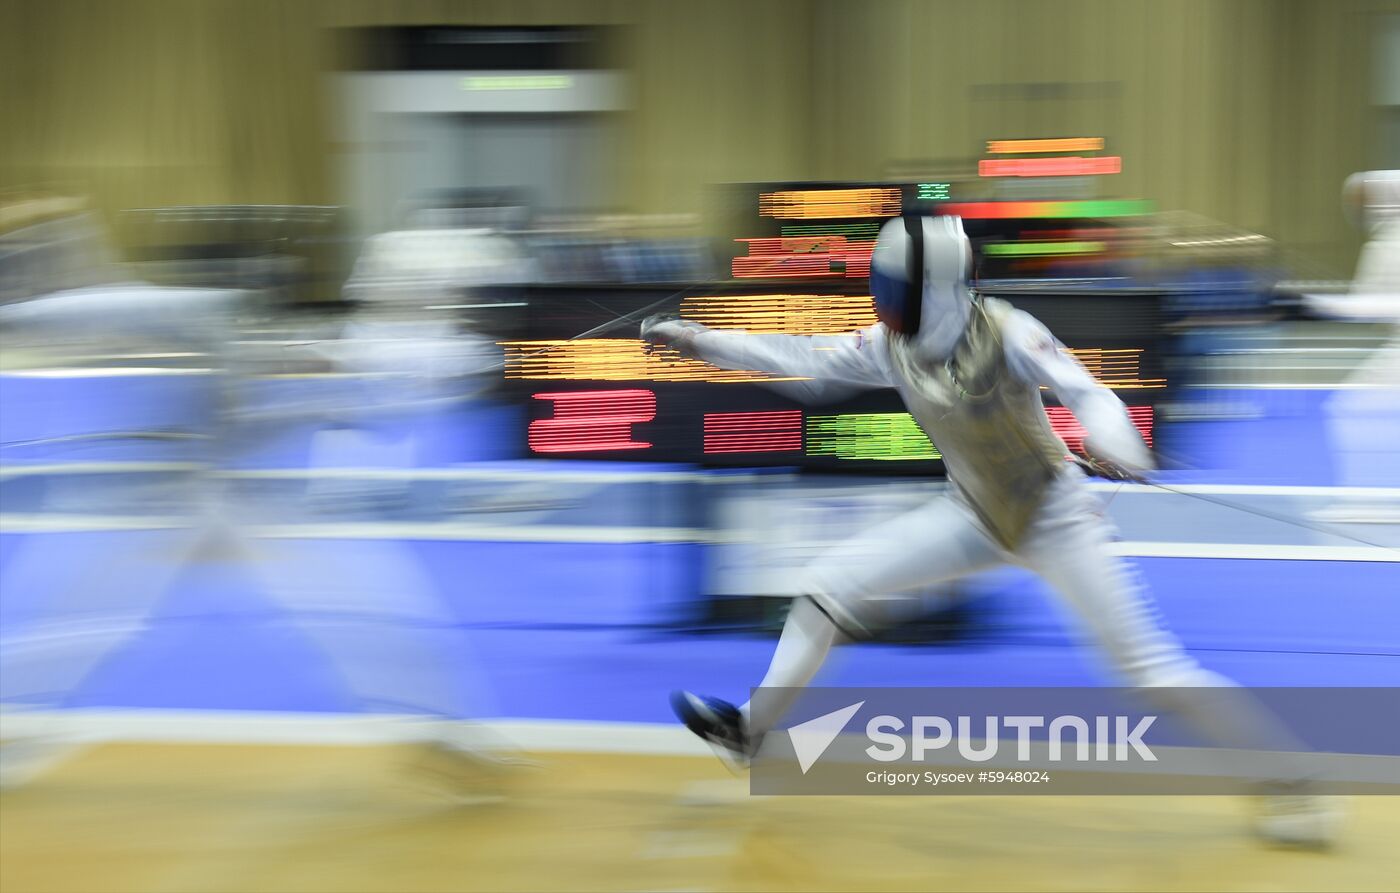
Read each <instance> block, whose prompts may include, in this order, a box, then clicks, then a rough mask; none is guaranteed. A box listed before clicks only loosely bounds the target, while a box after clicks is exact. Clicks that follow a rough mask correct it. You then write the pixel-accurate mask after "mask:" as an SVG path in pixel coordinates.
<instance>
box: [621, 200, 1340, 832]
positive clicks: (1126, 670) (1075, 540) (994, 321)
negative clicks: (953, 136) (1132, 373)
mask: <svg viewBox="0 0 1400 893" xmlns="http://www.w3.org/2000/svg"><path fill="white" fill-rule="evenodd" d="M971 265H972V250H971V244H970V242H969V240H968V238H967V236H966V234H965V233H964V231H963V227H962V222H961V220H960V219H959V218H957V217H951V216H943V217H909V218H900V219H895V220H891V221H888V222H887V223H886V224H885V225H884V227H883V228H882V229H881V231H880V235H879V238H878V241H877V242H876V246H875V253H874V257H873V259H872V264H871V276H870V285H871V291H872V294H873V296H874V300H875V309H876V313H877V316H878V318H879V320H880V322H879V323H878V324H876V325H874V326H871V327H869V328H867V329H863V330H861V331H859V332H857V333H855V334H853V335H834V336H795V335H767V334H764V335H755V334H748V333H744V332H739V331H716V330H711V329H708V328H706V327H704V326H701V325H699V324H696V323H694V322H690V321H687V320H683V319H675V318H665V317H653V318H650V319H648V320H646V321H645V322H644V323H643V325H642V332H641V335H642V338H643V339H644V340H646V341H649V342H651V343H652V344H655V345H665V346H670V347H673V348H675V349H676V350H678V351H679V352H681V353H682V354H684V355H687V356H690V357H695V358H698V359H701V360H704V361H706V362H709V363H712V364H714V365H716V366H720V367H724V368H730V369H751V370H758V371H764V372H770V373H773V374H777V375H783V376H801V377H805V378H810V379H812V382H810V387H809V389H808V395H809V396H811V397H814V398H820V396H821V391H822V389H823V388H824V387H827V386H831V387H835V388H840V389H843V390H849V388H850V387H851V386H855V387H861V388H870V389H874V388H894V389H896V390H897V391H898V392H899V394H900V396H901V397H903V399H904V402H905V404H906V406H907V407H908V408H909V411H910V413H911V414H912V415H913V417H914V419H915V420H916V421H917V422H918V424H919V426H920V427H921V428H923V430H924V431H925V432H926V433H927V434H928V435H929V437H930V439H931V440H932V441H933V442H934V443H935V444H937V446H938V450H939V452H940V453H942V454H943V457H944V462H945V463H946V467H947V470H948V478H949V481H950V482H951V485H952V486H951V493H950V495H948V496H946V497H940V498H936V499H933V500H932V501H930V502H929V503H927V504H926V505H923V506H921V507H919V508H916V509H913V510H911V511H910V512H908V513H906V514H904V515H902V516H899V517H897V518H894V519H891V520H889V521H887V522H885V523H882V524H879V525H877V526H875V527H874V528H872V529H871V530H869V531H867V532H866V533H864V534H861V535H857V536H856V537H854V538H852V539H851V540H849V541H847V542H845V543H843V544H841V545H839V546H837V547H836V548H834V549H833V550H831V552H830V553H829V554H827V555H826V557H824V558H823V559H821V560H819V561H818V562H816V563H815V564H814V565H813V566H812V567H810V568H809V569H808V571H807V576H806V580H805V586H804V587H803V591H805V592H806V593H807V595H806V596H805V597H803V598H799V599H797V600H796V601H794V603H793V605H792V608H791V611H790V613H789V615H788V619H787V621H786V624H785V626H784V628H783V632H782V636H781V638H780V640H779V642H778V646H777V649H776V651H775V653H774V655H773V660H772V663H771V665H770V666H769V669H768V672H767V675H765V676H764V678H763V681H762V683H761V687H763V688H765V689H774V690H782V692H781V693H779V692H778V691H774V692H770V693H771V694H774V695H775V697H772V698H768V697H765V698H764V699H762V709H759V708H757V707H754V706H752V705H751V704H746V705H744V706H743V707H735V706H733V705H731V704H729V703H727V702H724V701H721V700H719V699H717V698H708V697H701V696H698V695H694V694H691V693H688V692H680V693H678V694H677V695H676V696H675V698H674V700H673V706H674V707H675V709H676V711H677V713H678V715H679V716H680V717H681V719H682V720H683V721H685V722H686V724H687V726H689V727H690V728H691V730H692V731H695V732H696V733H697V734H699V735H701V737H704V738H706V739H707V740H709V741H711V742H712V743H714V744H716V745H717V746H721V747H723V748H725V749H726V750H727V751H728V753H729V755H730V756H732V757H735V758H737V760H738V761H740V762H743V761H745V760H746V759H747V757H748V756H749V755H751V754H752V753H754V752H756V750H757V748H758V746H759V745H760V744H761V742H762V739H763V736H764V735H765V734H766V733H767V732H769V731H770V730H771V729H773V728H774V727H775V725H776V724H777V723H778V721H779V720H780V719H781V718H782V714H783V713H785V712H786V711H787V709H788V708H789V707H790V706H791V703H792V701H793V700H795V698H796V694H797V689H799V688H800V687H801V686H805V685H807V684H808V683H809V682H810V681H811V679H812V678H813V677H814V676H815V675H816V673H817V671H818V669H819V668H820V667H821V665H822V663H823V661H824V660H825V659H826V656H827V653H828V651H829V650H830V648H831V647H832V646H833V645H834V644H837V643H838V642H839V641H841V640H843V639H844V638H859V637H861V636H862V635H863V634H864V633H865V632H866V627H865V624H866V622H867V617H866V608H867V606H868V605H869V603H870V601H871V599H872V598H873V597H876V596H882V595H886V594H889V593H895V592H900V591H904V590H909V589H913V588H916V587H921V586H927V585H930V584H934V583H938V582H940V581H946V580H951V579H955V578H958V577H962V576H965V575H967V574H971V573H973V572H975V571H979V570H983V569H986V568H990V567H994V566H996V565H1000V564H1014V565H1019V566H1021V567H1024V568H1027V569H1029V570H1031V571H1033V572H1034V573H1036V574H1038V575H1039V576H1040V577H1041V578H1043V579H1044V580H1045V581H1046V582H1048V583H1049V584H1050V585H1051V587H1053V589H1054V590H1055V591H1056V592H1057V593H1058V594H1059V595H1060V596H1061V597H1062V598H1063V599H1064V600H1065V602H1066V603H1067V604H1068V605H1069V606H1070V607H1071V608H1072V609H1073V611H1074V613H1075V614H1076V615H1077V617H1078V618H1079V620H1080V621H1081V622H1082V624H1083V625H1084V627H1085V628H1086V629H1087V630H1088V632H1089V633H1090V635H1091V636H1092V639H1093V640H1094V642H1095V643H1096V644H1097V645H1098V646H1099V647H1100V648H1101V649H1102V651H1103V652H1104V653H1105V654H1106V655H1107V656H1108V657H1109V659H1110V660H1111V661H1112V663H1113V665H1114V666H1115V667H1116V669H1117V670H1118V672H1119V673H1120V674H1121V675H1122V676H1123V677H1124V678H1125V679H1126V680H1127V681H1128V682H1129V683H1130V684H1132V685H1135V686H1141V687H1144V688H1150V689H1153V690H1154V691H1155V693H1156V694H1157V696H1158V697H1159V698H1162V699H1164V700H1166V701H1168V702H1169V703H1167V704H1165V705H1164V706H1166V707H1168V708H1170V709H1174V710H1177V711H1178V712H1180V713H1182V714H1183V716H1184V718H1185V719H1187V720H1188V721H1190V722H1191V724H1192V725H1193V726H1195V727H1196V728H1198V729H1200V730H1208V731H1209V733H1210V734H1211V735H1213V736H1214V737H1215V739H1216V740H1217V741H1221V743H1228V744H1231V745H1233V746H1249V747H1251V749H1252V748H1253V747H1255V746H1258V745H1259V743H1260V739H1261V736H1268V735H1273V734H1275V733H1280V732H1281V731H1282V730H1281V729H1280V728H1279V727H1278V726H1277V724H1275V723H1272V722H1271V721H1270V719H1269V718H1268V717H1267V716H1264V715H1262V711H1261V710H1259V709H1256V708H1254V706H1253V701H1252V699H1251V698H1249V697H1248V696H1246V695H1245V694H1244V693H1243V692H1242V691H1240V692H1239V698H1238V701H1239V707H1240V710H1239V715H1238V716H1237V717H1233V718H1232V717H1226V716H1222V715H1221V712H1220V710H1219V709H1218V705H1219V704H1220V703H1221V702H1220V699H1219V698H1218V697H1217V698H1212V699H1210V701H1211V703H1210V704H1209V705H1206V704H1200V703H1195V702H1194V699H1193V698H1191V697H1186V696H1182V695H1181V693H1182V692H1183V691H1185V690H1187V689H1189V688H1191V687H1203V686H1209V687H1216V689H1215V690H1216V691H1219V690H1220V688H1219V687H1226V686H1230V685H1231V683H1230V682H1229V681H1228V680H1226V679H1224V678H1222V677H1220V676H1218V675H1217V674H1215V673H1213V672H1211V671H1209V670H1206V669H1205V668H1203V667H1201V666H1200V665H1199V664H1198V663H1197V662H1196V661H1195V660H1194V659H1192V658H1191V657H1190V656H1189V655H1188V654H1186V652H1185V651H1184V650H1183V649H1182V647H1181V645H1180V644H1179V643H1178V641H1177V640H1176V639H1175V638H1174V637H1173V636H1171V635H1170V634H1169V633H1168V632H1166V631H1165V630H1163V629H1162V628H1161V627H1160V626H1158V624H1157V623H1156V620H1155V612H1154V611H1153V609H1152V607H1151V605H1150V603H1149V601H1148V600H1147V598H1146V596H1145V594H1144V593H1143V592H1142V591H1141V589H1140V588H1139V586H1138V584H1137V582H1136V577H1135V575H1134V573H1133V571H1132V568H1131V567H1130V566H1129V565H1128V564H1127V562H1125V561H1124V560H1123V559H1121V558H1119V557H1118V556H1116V555H1114V554H1113V552H1112V550H1111V549H1110V548H1109V544H1110V541H1111V539H1112V536H1113V531H1112V528H1111V526H1110V525H1109V524H1108V523H1107V522H1106V521H1105V520H1104V519H1103V517H1102V515H1101V505H1100V504H1099V502H1098V500H1097V498H1096V497H1095V496H1094V495H1093V494H1092V493H1091V492H1090V491H1089V489H1088V488H1087V487H1086V486H1085V478H1084V474H1083V472H1082V471H1080V469H1079V467H1078V465H1077V464H1076V463H1075V462H1073V461H1072V457H1071V455H1070V452H1069V450H1068V449H1067V448H1066V447H1065V445H1064V443H1063V442H1062V441H1061V440H1060V439H1059V438H1058V437H1057V436H1056V435H1055V434H1054V432H1053V431H1052V429H1051V428H1050V424H1049V421H1048V419H1047V417H1046V414H1045V411H1044V406H1043V403H1042V399H1041V388H1042V387H1046V388H1049V389H1050V390H1052V391H1053V392H1054V393H1055V394H1056V396H1058V397H1059V399H1060V400H1061V402H1063V403H1064V404H1065V406H1067V407H1068V408H1069V409H1070V411H1071V412H1073V413H1074V415H1075V417H1076V418H1077V419H1078V420H1079V422H1080V423H1081V424H1082V425H1083V426H1084V428H1085V429H1086V431H1087V432H1088V437H1087V438H1086V440H1085V448H1086V451H1088V452H1089V453H1090V454H1091V456H1092V457H1093V459H1094V460H1095V461H1096V462H1097V464H1098V465H1099V466H1100V467H1102V468H1104V469H1106V470H1107V471H1108V472H1109V473H1110V474H1112V475H1114V476H1120V477H1124V478H1134V477H1140V476H1142V475H1145V474H1147V473H1148V472H1149V471H1150V470H1151V468H1152V457H1151V455H1150V453H1149V451H1148V449H1147V447H1146V446H1145V444H1144V443H1143V441H1142V439H1141V437H1140V436H1139V435H1138V432H1137V430H1136V429H1135V428H1134V426H1133V425H1132V423H1131V421H1130V420H1129V418H1128V414H1127V411H1126V410H1125V409H1124V407H1123V405H1122V403H1121V402H1120V401H1119V400H1118V398H1117V397H1116V396H1115V395H1114V394H1113V392H1112V391H1110V390H1109V389H1108V388H1107V387H1105V386H1103V385H1102V384H1100V383H1099V382H1097V381H1096V380H1095V379H1094V378H1093V377H1092V376H1091V375H1090V374H1089V373H1088V371H1086V370H1085V369H1084V367H1083V366H1082V365H1080V363H1079V362H1078V361H1077V360H1076V359H1074V357H1073V356H1072V355H1071V354H1069V353H1068V352H1067V351H1066V350H1064V349H1063V347H1062V345H1061V344H1060V343H1059V342H1058V341H1056V339H1055V338H1054V337H1053V336H1052V335H1051V334H1050V332H1049V331H1048V330H1047V329H1046V328H1045V327H1044V326H1043V325H1041V323H1039V322H1038V321H1037V320H1036V319H1034V318H1033V317H1031V316H1030V315H1028V314H1026V313H1024V312H1022V311H1019V310H1016V309H1015V308H1013V307H1011V306H1009V305H1008V304H1006V303H1004V302H1002V301H998V300H995V299H992V298H986V297H982V296H980V295H978V294H977V293H976V292H975V291H974V290H973V289H972V288H971V287H970V286H969V284H968V281H969V275H970V271H971ZM1193 711H1195V712H1196V713H1198V714H1201V715H1197V716H1194V717H1193V716H1192V715H1191V713H1192V712H1193ZM1206 714H1208V715H1206ZM1267 749H1274V748H1267ZM1270 807H1271V808H1270V809H1268V810H1267V811H1266V813H1265V816H1264V817H1263V818H1264V819H1265V820H1264V821H1262V822H1261V824H1260V825H1259V828H1260V830H1261V831H1263V832H1264V833H1265V834H1266V835H1269V836H1270V837H1273V838H1275V839H1279V840H1284V841H1286V842H1305V843H1317V842H1321V841H1322V840H1324V839H1325V837H1326V836H1327V834H1328V833H1329V831H1330V826H1331V821H1330V818H1328V817H1324V816H1323V813H1324V812H1328V810H1325V809H1324V808H1323V807H1322V805H1321V804H1320V803H1319V802H1318V801H1317V800H1316V799H1315V798H1312V797H1307V796H1298V795H1296V794H1294V795H1291V796H1290V797H1288V798H1287V799H1286V800H1285V799H1284V798H1279V797H1275V798H1273V800H1272V802H1271V803H1270Z"/></svg>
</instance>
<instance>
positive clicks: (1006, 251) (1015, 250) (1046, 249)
mask: <svg viewBox="0 0 1400 893" xmlns="http://www.w3.org/2000/svg"><path fill="white" fill-rule="evenodd" d="M982 250H983V251H984V252H986V253H987V254H1000V255H1005V256H1011V257H1023V256H1026V255H1042V254H1098V253H1099V252H1100V251H1103V250H1104V243H1103V242H1004V243H1002V244H999V245H998V244H987V245H983V246H982Z"/></svg>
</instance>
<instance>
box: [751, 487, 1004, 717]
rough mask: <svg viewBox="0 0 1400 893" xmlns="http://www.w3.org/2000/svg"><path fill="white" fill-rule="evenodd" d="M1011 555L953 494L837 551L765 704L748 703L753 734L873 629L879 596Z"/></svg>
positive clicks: (814, 585) (791, 628)
mask: <svg viewBox="0 0 1400 893" xmlns="http://www.w3.org/2000/svg"><path fill="white" fill-rule="evenodd" d="M1004 560H1005V556H1004V554H1003V553H1002V551H1001V550H1000V548H999V547H998V546H997V545H996V543H995V542H994V541H993V540H992V538H991V537H990V536H988V535H987V533H986V532H985V531H984V530H983V528H982V526H981V525H980V523H979V522H978V521H977V520H976V518H975V517H974V516H973V514H972V513H971V512H970V511H969V510H968V509H967V507H966V506H964V505H963V504H962V503H961V502H958V501H957V500H955V499H953V498H943V499H937V500H934V501H933V502H930V503H928V504H926V505H922V506H920V507H918V508H916V509H913V510H911V511H908V512H905V513H904V514H902V515H899V516H898V517H896V518H892V519H890V520H888V521H885V522H882V523H880V524H877V525H875V526H874V527H872V528H870V529H869V530H867V531H865V532H863V533H860V534H858V535H856V536H855V537H852V538H851V539H849V540H847V541H846V542H844V543H841V544H840V545H838V546H836V547H835V548H834V549H832V550H831V551H830V552H829V553H828V554H827V556H826V557H825V558H823V559H822V560H821V561H819V562H817V563H816V564H815V565H814V566H813V567H812V568H810V569H809V572H808V574H807V577H806V580H805V584H806V585H805V586H804V587H803V588H804V589H806V591H807V592H809V593H810V595H808V596H805V597H803V598H800V599H798V600H796V601H795V602H794V603H793V606H792V610H791V612H789V614H788V618H787V622H786V623H785V624H784V625H783V634H782V638H780V639H779V640H778V647H777V649H776V650H775V651H774V652H773V660H772V663H771V664H770V665H769V667H768V672H767V674H766V675H765V676H764V677H763V681H762V682H761V683H760V687H761V688H766V689H777V690H781V693H778V692H774V693H773V696H765V697H764V698H763V709H762V710H761V711H759V710H755V709H754V708H753V705H752V704H751V703H750V704H745V705H744V706H743V707H742V708H741V713H742V714H743V715H744V716H745V717H746V719H747V723H748V732H749V736H750V738H751V739H752V740H753V741H755V742H757V741H759V740H761V739H762V736H763V735H764V734H766V733H767V732H768V731H769V730H770V729H772V728H773V727H774V726H775V725H776V724H777V723H778V721H779V720H780V719H782V716H783V714H784V713H786V712H787V710H788V708H789V707H791V706H792V702H793V700H795V699H796V697H797V690H798V689H800V688H801V687H802V686H805V685H807V683H809V682H811V680H812V678H813V677H814V676H815V675H816V673H817V671H818V670H819V669H820V668H821V665H822V663H823V662H824V661H825V660H826V656H827V653H828V652H829V651H830V650H831V646H832V645H834V644H836V643H838V642H839V641H841V639H842V638H844V637H847V636H857V637H858V636H861V635H863V634H864V632H865V627H864V624H865V617H864V614H865V612H864V610H863V606H864V605H865V604H866V603H868V601H869V600H870V599H871V598H873V597H878V596H882V595H888V594H893V593H898V592H904V591H907V590H910V589H914V588H916V587H919V586H927V585H931V584H934V583H938V582H941V581H944V580H952V579H956V578H958V577H963V576H966V575H967V574H970V573H973V572H974V571H978V570H982V569H984V568H988V567H992V566H994V565H996V564H999V563H1001V562H1002V561H1004Z"/></svg>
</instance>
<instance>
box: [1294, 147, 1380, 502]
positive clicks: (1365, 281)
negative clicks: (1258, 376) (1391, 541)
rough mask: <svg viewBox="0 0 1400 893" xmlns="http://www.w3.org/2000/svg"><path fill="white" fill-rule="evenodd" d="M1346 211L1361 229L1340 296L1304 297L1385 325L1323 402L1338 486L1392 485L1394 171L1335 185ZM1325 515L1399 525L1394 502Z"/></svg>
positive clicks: (1328, 311)
mask: <svg viewBox="0 0 1400 893" xmlns="http://www.w3.org/2000/svg"><path fill="white" fill-rule="evenodd" d="M1342 199H1343V204H1344V206H1345V208H1346V210H1347V214H1348V216H1349V217H1350V218H1351V219H1352V220H1353V222H1355V223H1356V224H1357V225H1358V226H1360V227H1361V228H1362V229H1363V230H1364V231H1365V232H1366V237H1367V238H1366V244H1365V245H1364V246H1362V249H1361V254H1360V256H1359V257H1358V259H1357V262H1356V276H1355V278H1353V279H1352V283H1351V288H1350V291H1349V293H1347V294H1345V295H1309V296H1308V302H1309V306H1311V307H1312V308H1313V309H1314V310H1316V311H1318V312H1319V313H1322V314H1325V315H1328V316H1333V317H1337V318H1341V319H1355V320H1365V321H1371V322H1388V323H1390V324H1391V335H1390V338H1389V339H1388V340H1387V341H1386V343H1385V344H1384V345H1382V346H1381V348H1380V349H1379V350H1377V351H1376V353H1375V354H1374V355H1372V356H1371V357H1370V358H1368V359H1367V361H1366V362H1365V363H1363V364H1362V365H1361V367H1360V368H1358V369H1357V370H1356V372H1355V373H1353V374H1352V377H1351V379H1350V380H1348V382H1347V384H1346V388H1345V389H1343V390H1342V391H1341V392H1340V393H1338V394H1337V395H1336V396H1334V397H1333V398H1332V399H1331V400H1329V401H1328V404H1327V412H1328V415H1329V417H1330V418H1329V429H1330V433H1331V439H1332V448H1333V453H1334V455H1335V456H1336V459H1337V466H1338V483H1340V484H1343V485H1348V486H1362V487H1364V486H1370V487H1397V486H1400V171H1365V172H1363V173H1359V174H1353V175H1352V176H1350V177H1348V178H1347V181H1346V185H1345V186H1344V187H1343V190H1342ZM1325 514H1326V516H1327V518H1328V519H1329V520H1338V521H1343V520H1354V521H1355V520H1360V521H1375V522H1381V521H1389V522H1392V523H1395V522H1400V506H1395V505H1391V506H1389V507H1387V506H1384V505H1375V504H1367V505H1361V504H1355V505H1337V506H1334V507H1332V508H1330V509H1328V510H1326V512H1325Z"/></svg>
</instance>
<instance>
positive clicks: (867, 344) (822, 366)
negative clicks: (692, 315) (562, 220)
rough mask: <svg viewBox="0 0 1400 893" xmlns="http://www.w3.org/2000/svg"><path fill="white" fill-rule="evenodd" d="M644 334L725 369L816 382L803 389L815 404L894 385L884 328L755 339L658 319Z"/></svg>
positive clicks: (646, 326) (648, 324) (649, 323)
mask: <svg viewBox="0 0 1400 893" xmlns="http://www.w3.org/2000/svg"><path fill="white" fill-rule="evenodd" d="M641 334H642V339H643V340H645V341H650V342H652V343H653V344H664V345H668V346H671V347H674V348H676V350H678V351H679V352H680V353H681V354H683V355H685V356H688V357H693V358H695V359H699V360H704V361H705V362H707V363H710V364H712V365H715V366H719V367H720V368H723V369H752V370H754V371H756V372H768V373H771V374H773V375H784V376H793V377H802V378H809V379H812V381H811V382H804V383H803V384H804V385H805V387H804V388H803V391H804V396H806V397H808V398H811V399H819V398H821V397H822V396H823V394H824V393H825V392H828V391H830V390H833V389H837V390H840V389H842V388H843V386H844V388H845V389H847V390H849V389H851V388H853V387H854V388H855V389H869V388H887V387H892V386H893V385H894V379H893V376H892V374H891V372H890V367H889V354H888V351H887V350H886V349H885V343H884V340H885V337H886V335H885V327H884V326H882V325H874V326H871V327H870V328H867V329H861V330H860V331H859V332H855V333H853V334H850V335H756V334H751V333H749V332H736V331H726V330H719V329H710V328H707V327H706V326H702V325H700V324H699V323H695V322H690V321H689V320H681V319H675V318H661V317H653V318H649V319H647V320H646V321H644V322H643V323H642V333H641Z"/></svg>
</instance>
